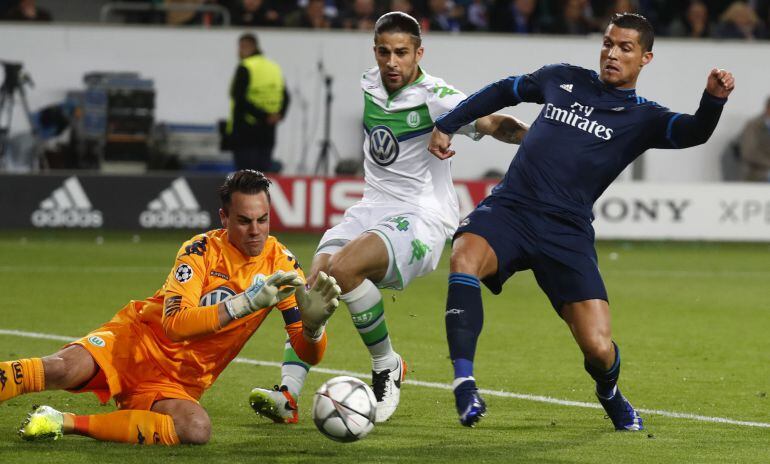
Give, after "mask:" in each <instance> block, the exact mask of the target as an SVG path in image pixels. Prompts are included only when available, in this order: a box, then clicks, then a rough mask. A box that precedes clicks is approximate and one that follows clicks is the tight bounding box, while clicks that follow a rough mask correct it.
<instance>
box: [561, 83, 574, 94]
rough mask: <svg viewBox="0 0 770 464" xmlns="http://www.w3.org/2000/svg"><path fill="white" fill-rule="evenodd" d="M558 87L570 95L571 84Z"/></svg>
mask: <svg viewBox="0 0 770 464" xmlns="http://www.w3.org/2000/svg"><path fill="white" fill-rule="evenodd" d="M559 87H561V88H562V89H564V90H566V91H567V92H569V93H572V84H562V85H560V86H559Z"/></svg>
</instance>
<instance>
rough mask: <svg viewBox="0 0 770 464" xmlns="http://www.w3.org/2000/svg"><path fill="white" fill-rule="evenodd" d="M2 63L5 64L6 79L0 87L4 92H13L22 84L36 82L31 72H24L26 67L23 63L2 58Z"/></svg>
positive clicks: (30, 84) (0, 62)
mask: <svg viewBox="0 0 770 464" xmlns="http://www.w3.org/2000/svg"><path fill="white" fill-rule="evenodd" d="M0 65H2V66H3V72H4V73H5V80H4V81H3V85H2V87H0V89H2V91H3V92H8V93H13V91H15V90H16V89H18V88H21V86H22V85H29V86H32V85H33V84H34V83H33V82H32V78H31V77H29V74H27V73H25V72H22V69H23V68H24V64H23V63H19V62H17V61H2V60H0Z"/></svg>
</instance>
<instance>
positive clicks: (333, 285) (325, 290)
mask: <svg viewBox="0 0 770 464" xmlns="http://www.w3.org/2000/svg"><path fill="white" fill-rule="evenodd" d="M340 293H342V291H341V290H340V287H339V285H337V281H336V280H334V277H332V276H329V275H326V273H324V272H319V273H318V278H317V279H316V281H315V283H314V284H313V287H312V288H311V289H310V290H309V291H308V290H306V289H305V287H304V286H301V287H298V288H297V294H296V297H297V305H298V306H299V310H300V313H302V327H303V329H304V331H305V334H306V335H307V336H308V337H310V338H311V339H313V340H318V339H319V338H321V335H323V331H324V326H325V325H326V321H328V320H329V318H330V317H331V315H332V314H334V310H335V309H337V306H338V305H339V304H340V302H339V297H340Z"/></svg>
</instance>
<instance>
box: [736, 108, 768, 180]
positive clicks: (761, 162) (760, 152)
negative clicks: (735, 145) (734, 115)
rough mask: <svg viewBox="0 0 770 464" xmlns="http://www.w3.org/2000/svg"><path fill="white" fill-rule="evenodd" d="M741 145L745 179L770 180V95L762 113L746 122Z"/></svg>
mask: <svg viewBox="0 0 770 464" xmlns="http://www.w3.org/2000/svg"><path fill="white" fill-rule="evenodd" d="M740 146H741V161H742V163H743V165H744V180H748V181H753V182H768V181H770V97H768V98H767V101H766V102H765V110H764V111H763V112H762V114H760V115H759V116H757V117H756V118H754V119H751V120H750V121H749V122H748V123H747V124H746V127H745V128H744V129H743V133H742V134H741V139H740Z"/></svg>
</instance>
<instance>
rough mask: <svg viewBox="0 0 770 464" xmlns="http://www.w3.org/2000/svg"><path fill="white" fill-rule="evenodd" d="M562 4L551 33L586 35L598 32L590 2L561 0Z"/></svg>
mask: <svg viewBox="0 0 770 464" xmlns="http://www.w3.org/2000/svg"><path fill="white" fill-rule="evenodd" d="M560 4H561V11H560V12H559V14H558V16H557V18H556V21H555V22H554V24H553V26H552V27H551V31H550V32H552V33H554V34H573V35H585V34H588V33H590V32H593V31H595V30H596V28H595V27H594V22H593V16H592V10H591V6H590V4H589V3H588V0H561V2H560Z"/></svg>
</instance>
